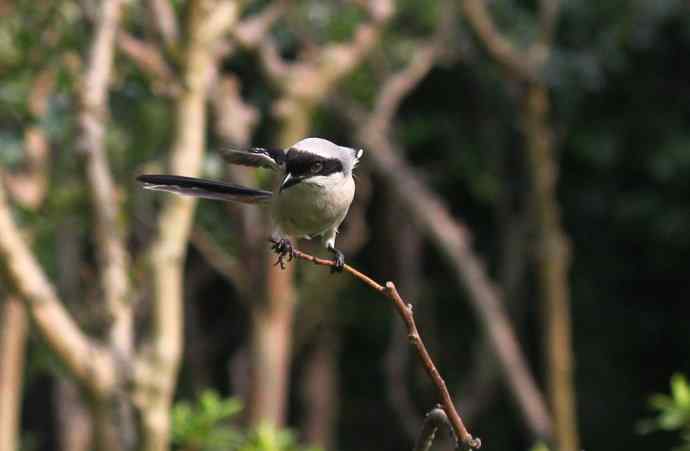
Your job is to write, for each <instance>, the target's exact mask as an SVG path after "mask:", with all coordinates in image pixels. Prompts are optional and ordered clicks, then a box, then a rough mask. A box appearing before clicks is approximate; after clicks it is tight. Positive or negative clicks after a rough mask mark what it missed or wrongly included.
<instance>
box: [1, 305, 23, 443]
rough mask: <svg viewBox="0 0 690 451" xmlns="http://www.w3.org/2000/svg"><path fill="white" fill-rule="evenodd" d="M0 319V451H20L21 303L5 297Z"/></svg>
mask: <svg viewBox="0 0 690 451" xmlns="http://www.w3.org/2000/svg"><path fill="white" fill-rule="evenodd" d="M1 307H2V313H1V316H0V393H2V396H0V451H15V450H17V449H19V431H20V429H19V418H20V411H21V399H22V373H23V371H24V349H25V347H26V336H27V329H28V324H27V318H26V308H25V307H24V305H23V304H22V302H21V301H20V300H19V299H18V298H16V297H14V296H8V297H7V298H5V300H4V301H3V302H2V304H1Z"/></svg>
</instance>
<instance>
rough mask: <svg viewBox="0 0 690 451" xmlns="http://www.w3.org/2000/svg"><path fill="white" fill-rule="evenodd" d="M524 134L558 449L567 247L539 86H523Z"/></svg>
mask: <svg viewBox="0 0 690 451" xmlns="http://www.w3.org/2000/svg"><path fill="white" fill-rule="evenodd" d="M524 100H525V104H524V106H523V108H524V118H525V134H526V138H527V147H528V153H529V164H530V172H531V177H532V183H533V188H532V195H533V207H532V208H533V214H534V221H535V223H536V224H537V227H538V230H539V240H540V243H539V244H540V246H539V261H538V266H539V274H538V277H539V283H540V286H541V293H542V299H543V301H544V309H545V322H544V324H545V325H546V333H545V340H544V341H545V347H546V349H545V352H546V357H547V358H546V361H547V374H548V377H547V379H548V391H549V397H550V400H551V408H552V410H553V413H554V423H555V437H556V443H557V447H558V449H559V450H561V451H578V450H579V444H578V436H577V419H576V406H575V386H574V381H573V351H572V343H571V324H570V322H571V320H570V284H569V282H568V266H569V260H570V255H569V247H568V240H567V238H566V235H565V232H564V231H563V227H562V225H561V222H560V213H559V208H558V201H557V193H556V180H557V178H558V173H557V172H558V170H557V163H556V160H555V159H556V156H555V155H554V145H553V132H552V130H551V128H550V126H549V124H548V117H549V98H548V93H547V91H546V88H545V87H544V86H543V85H538V84H534V85H531V86H530V87H529V89H528V93H527V96H526V98H525V99H524Z"/></svg>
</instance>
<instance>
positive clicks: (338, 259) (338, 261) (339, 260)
mask: <svg viewBox="0 0 690 451" xmlns="http://www.w3.org/2000/svg"><path fill="white" fill-rule="evenodd" d="M328 250H329V251H331V252H333V254H334V255H335V265H333V266H331V274H333V273H336V272H342V271H343V268H345V256H344V255H343V253H342V252H340V251H339V250H338V249H336V248H334V247H329V248H328Z"/></svg>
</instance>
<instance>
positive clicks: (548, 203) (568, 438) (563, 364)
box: [463, 0, 579, 451]
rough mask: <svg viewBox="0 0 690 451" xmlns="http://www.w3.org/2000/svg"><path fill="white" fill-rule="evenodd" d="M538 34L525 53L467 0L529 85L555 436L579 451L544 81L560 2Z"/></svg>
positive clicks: (541, 20)
mask: <svg viewBox="0 0 690 451" xmlns="http://www.w3.org/2000/svg"><path fill="white" fill-rule="evenodd" d="M538 6H539V7H538V10H537V15H538V17H537V19H538V21H537V25H538V26H537V30H536V31H537V34H536V38H535V39H534V41H533V42H532V43H531V44H530V45H529V47H528V49H527V51H522V50H520V49H518V47H517V46H515V45H514V43H513V42H512V41H511V40H510V39H508V38H507V37H506V36H505V35H503V34H502V33H501V32H500V31H499V29H498V28H497V27H496V24H495V23H494V21H493V18H492V16H491V14H490V12H489V10H488V9H487V4H486V3H485V2H483V1H482V0H465V2H464V3H463V7H464V11H465V15H466V16H467V18H468V20H469V22H470V24H471V25H472V27H473V28H474V31H475V33H476V34H477V35H478V36H479V38H480V39H481V41H482V44H483V45H484V46H485V47H486V49H487V51H488V52H489V54H491V56H492V57H493V59H494V60H495V61H496V62H497V63H498V64H500V65H501V66H503V68H504V69H505V70H506V83H512V82H515V81H518V82H519V83H521V84H523V85H524V86H525V89H526V91H525V93H524V94H522V96H521V99H520V100H521V103H522V105H521V111H520V113H521V120H522V122H523V124H522V125H523V133H524V135H525V140H526V147H527V153H528V160H529V172H530V178H531V182H532V209H533V218H534V222H535V224H536V226H537V228H538V231H539V237H538V240H539V244H540V246H539V251H540V253H539V261H538V266H539V283H540V287H541V296H542V299H543V302H544V304H545V317H544V324H545V328H546V333H545V347H546V350H545V351H546V352H545V353H546V361H547V380H548V386H549V387H548V393H549V398H550V403H551V408H552V409H553V412H554V425H555V440H556V444H557V447H558V449H560V450H561V451H578V449H579V443H578V436H577V416H576V407H575V386H574V382H573V374H572V366H573V353H572V343H571V327H570V321H571V320H570V299H569V293H570V284H569V282H568V266H569V249H568V242H567V239H566V236H565V233H564V231H563V228H562V226H561V223H560V213H559V209H558V201H557V193H556V181H557V177H558V175H557V168H558V165H557V161H556V155H555V144H554V136H553V129H552V127H551V124H550V122H551V120H552V119H551V112H550V100H549V92H548V86H547V84H546V81H545V80H544V79H543V76H544V71H545V69H546V65H547V62H548V61H549V57H550V55H551V52H552V48H553V46H554V42H553V41H554V36H555V29H556V25H557V23H558V17H559V9H560V1H559V0H540V1H539V4H538Z"/></svg>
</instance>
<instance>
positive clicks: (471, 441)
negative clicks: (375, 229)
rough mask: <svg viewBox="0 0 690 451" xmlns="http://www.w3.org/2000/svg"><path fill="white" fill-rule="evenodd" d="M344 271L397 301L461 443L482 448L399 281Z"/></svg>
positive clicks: (297, 254)
mask: <svg viewBox="0 0 690 451" xmlns="http://www.w3.org/2000/svg"><path fill="white" fill-rule="evenodd" d="M292 255H293V256H294V257H295V258H300V259H302V260H306V261H308V262H312V263H314V264H316V265H323V266H331V267H332V266H335V262H334V261H332V260H326V259H323V258H319V257H315V256H313V255H310V254H306V253H304V252H302V251H300V250H298V249H293V250H292ZM343 270H344V271H347V272H349V273H350V274H352V275H353V276H355V277H356V278H357V279H359V280H360V281H362V282H364V283H365V284H366V285H368V286H369V287H371V288H372V289H373V290H375V291H378V292H379V293H381V294H383V295H384V296H386V297H387V298H389V299H390V300H391V301H393V304H394V305H395V308H396V309H397V311H398V313H399V314H400V317H401V318H402V319H403V321H405V324H406V325H407V332H408V333H407V336H408V338H409V340H410V342H411V343H412V344H413V345H414V347H415V349H416V350H417V355H418V357H419V359H420V360H421V362H422V364H423V365H424V369H425V370H426V372H427V374H428V375H429V377H430V378H431V380H432V381H433V382H434V385H436V389H437V391H438V395H439V398H440V400H441V404H442V406H443V410H444V411H445V413H446V415H448V418H449V420H450V424H451V426H452V429H453V431H454V432H455V434H456V436H457V437H458V438H459V439H460V442H461V443H462V444H463V445H464V446H466V447H468V448H471V449H479V448H480V447H481V445H482V442H481V440H480V439H478V438H474V437H472V435H470V433H469V432H468V431H467V428H466V427H465V424H464V423H463V421H462V418H460V415H459V414H458V411H457V410H456V409H455V405H454V403H453V400H452V399H451V397H450V393H448V389H447V388H446V382H445V381H444V380H443V378H442V377H441V374H440V373H439V372H438V370H437V369H436V365H434V362H433V361H432V360H431V356H430V355H429V351H427V349H426V346H425V345H424V342H423V341H422V337H421V336H420V335H419V331H418V330H417V325H416V324H415V321H414V315H413V312H412V304H408V303H406V302H405V301H404V300H403V299H402V297H401V296H400V293H398V290H397V289H396V288H395V284H394V283H393V282H386V284H385V285H381V284H380V283H378V282H376V281H375V280H374V279H372V278H371V277H369V276H367V275H366V274H364V273H362V272H360V271H358V270H356V269H355V268H353V267H352V266H350V265H345V266H344V267H343Z"/></svg>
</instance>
